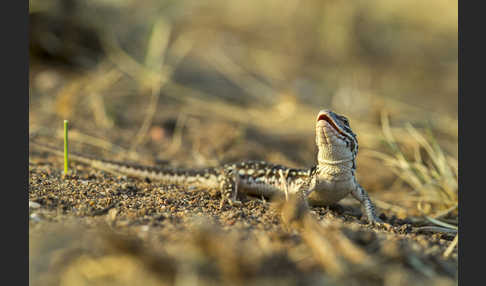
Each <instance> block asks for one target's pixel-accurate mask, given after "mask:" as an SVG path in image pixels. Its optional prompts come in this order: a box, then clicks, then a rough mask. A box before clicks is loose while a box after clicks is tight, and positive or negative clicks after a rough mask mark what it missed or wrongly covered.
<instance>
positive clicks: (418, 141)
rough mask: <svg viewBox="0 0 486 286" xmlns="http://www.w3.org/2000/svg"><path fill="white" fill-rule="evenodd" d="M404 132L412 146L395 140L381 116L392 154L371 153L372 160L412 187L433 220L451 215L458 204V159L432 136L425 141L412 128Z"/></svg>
mask: <svg viewBox="0 0 486 286" xmlns="http://www.w3.org/2000/svg"><path fill="white" fill-rule="evenodd" d="M405 129H406V130H407V132H408V134H409V136H410V137H412V139H413V141H412V142H413V144H412V145H410V146H408V145H406V143H405V140H401V141H402V142H399V141H398V140H397V139H396V138H395V137H394V136H393V134H392V131H391V128H390V122H389V120H388V116H387V114H386V113H382V130H383V134H384V138H385V141H386V143H387V144H388V145H389V146H390V148H391V151H392V154H391V155H389V154H384V153H380V152H372V153H373V156H374V157H376V158H379V159H381V160H382V161H383V162H384V163H385V164H386V165H387V166H390V167H391V171H392V172H394V173H395V174H396V175H397V176H398V177H399V178H400V179H402V180H403V181H404V182H406V183H407V184H408V185H410V186H411V187H412V189H413V193H412V195H413V196H414V197H415V199H416V200H417V201H418V204H417V209H418V210H419V211H421V212H422V213H424V214H427V215H430V216H432V217H437V216H438V214H437V213H439V214H441V215H442V214H443V213H444V210H447V213H450V212H452V211H453V210H455V209H456V207H457V200H458V194H457V191H458V182H457V171H456V169H457V168H456V165H457V159H454V158H451V157H448V156H446V155H445V154H444V152H443V151H442V149H441V148H440V146H439V144H437V143H436V142H435V140H434V138H433V137H432V136H430V138H429V139H427V138H425V136H423V135H422V134H421V133H420V132H419V131H418V130H417V129H415V128H414V127H413V126H412V125H410V124H407V125H406V127H405ZM407 142H410V141H407ZM409 144H410V143H409ZM409 149H412V150H413V153H412V155H407V153H406V152H405V151H404V150H409Z"/></svg>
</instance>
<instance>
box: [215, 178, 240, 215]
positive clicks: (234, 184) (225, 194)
mask: <svg viewBox="0 0 486 286" xmlns="http://www.w3.org/2000/svg"><path fill="white" fill-rule="evenodd" d="M220 185H221V203H220V205H219V208H220V209H221V208H222V207H223V205H224V204H225V203H226V202H228V204H229V205H230V206H234V205H240V204H241V202H240V201H238V200H237V197H238V185H239V175H238V171H237V170H236V169H225V170H223V172H222V174H221V180H220Z"/></svg>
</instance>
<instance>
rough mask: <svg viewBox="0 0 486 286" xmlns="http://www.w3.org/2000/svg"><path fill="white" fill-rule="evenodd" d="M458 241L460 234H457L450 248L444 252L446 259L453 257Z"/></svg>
mask: <svg viewBox="0 0 486 286" xmlns="http://www.w3.org/2000/svg"><path fill="white" fill-rule="evenodd" d="M458 241H459V234H456V237H454V240H452V242H451V244H450V245H449V247H447V249H446V251H444V258H447V257H449V256H450V255H451V253H452V251H453V250H454V248H455V247H456V245H457V243H458Z"/></svg>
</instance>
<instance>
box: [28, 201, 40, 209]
mask: <svg viewBox="0 0 486 286" xmlns="http://www.w3.org/2000/svg"><path fill="white" fill-rule="evenodd" d="M40 207H41V205H40V204H39V203H36V202H32V201H29V209H38V208H40Z"/></svg>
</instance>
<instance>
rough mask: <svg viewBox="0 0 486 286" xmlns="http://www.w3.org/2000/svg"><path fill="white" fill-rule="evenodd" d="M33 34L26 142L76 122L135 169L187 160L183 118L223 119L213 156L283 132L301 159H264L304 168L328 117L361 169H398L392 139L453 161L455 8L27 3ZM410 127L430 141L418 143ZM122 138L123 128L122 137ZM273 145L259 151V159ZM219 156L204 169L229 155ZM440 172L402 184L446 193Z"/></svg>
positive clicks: (149, 0)
mask: <svg viewBox="0 0 486 286" xmlns="http://www.w3.org/2000/svg"><path fill="white" fill-rule="evenodd" d="M30 25H31V29H30V32H31V35H30V54H31V69H30V70H31V72H30V74H31V81H30V83H31V87H30V88H31V89H30V97H31V105H30V110H31V114H30V115H31V116H30V118H31V130H32V131H33V132H35V131H39V130H42V128H41V127H44V129H46V128H45V127H46V126H52V124H53V122H56V120H59V119H61V118H62V119H71V118H76V121H75V122H83V123H82V124H81V123H78V130H81V133H83V132H84V133H85V135H84V139H85V140H84V141H85V142H91V143H93V142H95V141H96V140H97V142H98V143H97V144H98V146H100V144H101V145H104V147H105V148H108V149H111V150H113V148H114V147H116V146H115V145H116V144H115V142H117V144H118V143H119V145H122V146H128V147H127V148H126V150H125V151H126V152H125V154H128V155H126V156H128V158H131V159H140V156H139V154H141V153H143V150H144V148H141V146H145V147H150V146H152V147H153V146H154V145H155V146H158V148H159V149H160V151H154V152H155V154H156V156H158V157H159V158H163V159H171V158H174V157H176V155H177V154H178V153H177V151H178V150H183V148H182V147H181V146H184V144H185V143H181V140H182V139H181V137H182V133H181V132H182V131H181V130H182V129H183V127H184V126H186V127H187V128H190V127H188V126H191V125H194V124H193V123H191V119H193V118H199V119H200V118H206V119H208V120H213V121H214V120H220V121H221V120H223V121H228V122H232V123H234V124H236V125H233V126H236V130H235V129H233V131H231V132H229V133H228V132H226V131H225V132H224V133H225V134H226V136H228V138H229V139H228V138H226V137H225V139H226V140H229V141H228V142H229V143H228V142H226V143H221V144H219V145H218V144H217V143H215V142H212V143H211V144H213V145H214V146H216V147H214V148H215V149H216V148H219V149H221V148H226V149H228V148H229V147H231V148H236V147H238V146H243V145H244V143H242V141H245V140H248V137H251V135H252V134H253V137H255V136H256V137H257V138H258V137H259V135H260V134H271V135H274V136H277V137H275V138H277V139H274V140H273V143H275V141H279V140H289V136H294V138H300V139H301V140H303V139H305V140H307V141H308V142H309V143H300V142H299V144H304V145H302V146H303V147H302V148H303V149H305V150H306V151H304V153H303V154H300V155H295V152H298V151H292V150H294V149H295V148H291V149H289V148H288V147H287V146H284V147H283V148H282V149H281V150H280V151H281V152H280V153H282V154H279V155H276V156H274V157H271V158H263V159H271V160H272V159H273V160H277V161H279V162H284V163H290V164H293V165H305V164H309V163H306V162H312V157H313V153H312V152H313V149H312V148H313V147H312V146H313V139H312V137H313V134H312V132H313V129H312V127H311V126H312V120H313V117H314V116H315V114H316V112H317V111H318V110H320V109H322V108H331V109H333V110H336V111H337V112H339V113H343V114H345V115H347V116H349V117H350V119H351V124H352V127H353V129H355V131H356V133H357V134H358V135H359V139H360V147H361V148H360V150H362V151H361V153H360V154H361V156H360V158H362V161H363V163H361V164H362V165H365V167H362V169H364V168H368V167H374V168H376V165H375V164H373V163H366V162H365V161H366V160H368V159H369V160H371V161H370V162H373V161H372V160H385V161H384V162H388V164H391V165H394V164H395V165H396V164H398V165H399V163H390V160H391V159H390V158H392V157H386V156H393V152H394V151H393V150H395V151H396V150H397V148H396V147H395V148H391V149H390V148H389V146H390V144H387V143H386V142H387V141H390V140H389V139H390V138H391V137H390V136H391V135H390V134H391V133H395V135H396V136H395V137H396V138H397V139H396V140H397V142H395V143H394V144H395V145H396V144H399V145H400V144H402V145H403V148H405V150H404V153H403V154H402V155H400V156H401V157H400V158H401V159H397V160H405V158H409V159H410V160H412V158H414V157H413V156H415V158H416V155H413V154H420V152H421V151H419V149H420V147H417V146H419V145H422V146H423V144H425V143H424V140H434V142H435V141H436V142H438V143H437V144H439V145H440V146H441V148H442V150H443V152H445V153H444V154H446V155H441V156H443V157H444V156H445V157H447V156H448V157H450V158H449V159H448V160H445V159H444V160H443V161H444V162H445V161H448V162H451V160H452V161H454V160H455V163H454V162H453V163H452V164H453V165H452V168H454V164H456V165H457V93H458V90H457V88H458V87H457V76H458V71H457V67H458V59H457V52H458V46H457V37H458V36H457V2H455V1H427V2H422V1H393V2H389V1H378V0H376V1H353V2H349V1H285V2H282V1H271V0H267V1H203V2H201V1H189V0H187V1H153V0H145V1H129V0H123V1H122V0H119V1H115V0H112V1H108V0H104V1H76V0H67V1H56V0H43V1H35V0H31V1H30ZM384 113H386V114H387V116H388V117H389V119H387V120H389V122H388V125H389V127H387V128H388V129H389V134H388V135H386V134H384V133H383V132H382V126H381V125H382V121H383V120H382V118H383V114H384ZM388 117H387V118H388ZM168 119H171V120H172V122H173V123H170V122H168V121H167V120H168ZM83 120H84V121H83ZM169 121H170V120H169ZM74 124H75V125H76V123H74ZM164 124H165V126H167V124H169V125H172V126H173V127H172V128H173V134H172V138H171V140H165V138H166V137H164V136H165V133H164V128H155V129H154V126H155V127H157V126H161V125H164ZM407 125H410V126H414V128H418V129H419V131H417V132H422V131H424V130H425V131H427V132H428V133H429V134H430V135H431V136H429V137H430V138H429V139H423V140H422V139H420V140H421V141H420V140H419V141H417V136H416V134H415V133H414V134H415V135H414V134H410V132H407V130H406V128H405V126H407ZM242 126H243V127H242ZM162 127H163V126H162ZM56 128H57V127H56ZM205 128H208V127H205ZM242 128H243V129H242ZM47 129H48V130H49V128H47ZM408 129H410V127H408ZM88 130H89V131H88ZM120 130H131V132H130V133H129V135H126V137H121V138H120V135H115V133H117V132H118V131H120ZM251 130H256V131H251ZM420 130H422V131H420ZM213 132H216V134H218V133H221V131H220V130H218V129H215V130H213ZM255 132H256V133H255ZM189 133H190V132H189ZM207 133H210V132H209V131H208V132H207ZM75 135H76V134H74V135H73V136H75ZM81 135H82V134H81ZM90 135H92V136H91V137H90ZM207 136H208V138H209V139H208V140H210V141H211V139H210V138H211V136H212V137H214V136H215V134H208V135H207ZM216 136H218V135H216ZM242 136H243V137H242ZM278 136H280V137H278ZM282 136H283V137H282ZM285 136H287V137H285ZM96 137H97V138H96ZM75 138H76V137H75ZM79 138H80V137H79V136H78V139H79ZM99 138H101V139H99ZM160 138H162V139H160ZM185 138H187V139H186V140H191V139H190V136H189V138H188V137H187V136H186V137H185ZM242 138H243V139H244V140H242ZM278 138H280V139H278ZM103 139H104V140H105V141H103ZM79 140H81V139H79ZM100 140H101V141H100ZM157 140H159V141H163V142H157ZM107 141H108V142H112V143H107ZM151 141H152V142H151ZM100 142H102V143H100ZM164 142H165V143H166V145H164V144H165V143H164ZM201 142H206V143H204V144H208V143H207V141H201ZM289 142H290V143H291V142H293V143H291V144H295V143H296V141H295V140H294V141H289ZM95 143H96V142H95ZM151 143H152V144H151ZM156 143H160V144H156ZM268 143H270V142H260V144H264V145H265V146H263V148H267V150H268V148H270V149H271V147H269V146H268ZM290 143H289V144H290ZM107 144H108V146H106V145H107ZM113 144H115V145H113ZM198 144H203V143H200V142H199V143H198ZM228 144H229V145H228ZM228 146H229V147H228ZM304 146H305V147H304ZM414 146H415V147H414ZM231 148H229V149H231ZM248 148H250V147H248ZM149 149H150V148H149ZM121 150H123V149H121ZM152 150H153V149H152ZM164 150H165V151H164ZM420 150H425V151H426V152H425V153H424V152H422V153H424V156H425V157H424V158H421V159H420V160H423V161H424V162H426V161H427V160H428V161H431V160H432V161H431V162H435V163H436V161H434V154H431V153H430V148H428V147H426V148H425V149H423V148H422V149H420ZM115 151H116V150H115ZM247 151H248V150H247ZM368 151H370V152H368ZM409 151H410V152H409ZM218 152H219V151H215V150H213V152H212V153H208V154H203V156H202V157H204V158H203V159H200V160H199V164H216V163H217V162H219V161H221V160H225V159H229V158H232V157H231V156H230V155H229V153H228V152H226V153H225V152H223V153H221V152H220V153H218ZM242 152H243V151H242ZM373 152H375V153H373ZM376 152H378V153H380V152H381V153H383V154H382V155H377V154H376ZM441 152H442V151H441ZM285 153H287V154H285ZM289 153H290V154H289ZM292 153H294V154H292ZM179 154H180V152H179ZM266 154H268V152H267V153H266ZM386 154H388V155H386ZM407 154H408V155H407ZM441 154H442V153H441ZM193 155H194V154H193ZM238 156H239V155H234V156H233V157H235V158H239V157H238ZM255 156H256V157H259V156H264V155H261V154H260V155H259V154H256V155H255ZM384 156H385V157H386V159H385V158H384ZM407 156H408V157H407ZM142 157H143V156H142ZM211 157H215V158H216V160H214V159H211ZM445 157H444V158H445ZM372 158H374V159H372ZM451 158H452V159H451ZM181 160H183V158H181ZM407 160H408V159H407ZM435 163H433V164H435ZM424 164H426V165H424V166H423V168H426V169H427V168H429V167H427V166H431V165H430V164H429V165H427V163H424ZM398 165H397V166H398ZM435 166H436V167H437V165H435ZM407 168H408V167H407ZM407 168H405V169H407ZM385 169H386V168H385ZM386 171H389V170H386ZM386 171H385V170H377V173H379V172H386ZM394 172H395V174H398V175H399V177H402V179H403V178H405V177H406V178H410V174H411V173H410V170H408V169H407V170H404V169H403V168H402V169H400V168H398V169H396V170H395V171H394ZM439 174H441V173H440V172H439ZM448 174H455V175H454V176H455V177H454V176H453V177H454V178H453V179H452V181H451V179H450V178H449V177H451V176H452V175H448V178H447V179H446V180H447V182H449V183H447V186H448V187H446V189H447V190H448V191H447V192H448V193H451V192H452V193H453V195H452V197H451V196H450V195H448V196H447V197H448V200H449V199H450V200H452V203H451V202H448V203H444V204H440V205H443V206H444V207H445V208H446V209H448V208H450V207H453V206H454V202H457V172H456V173H454V172H452V171H448ZM422 175H424V173H423V172H422ZM438 176H439V177H440V175H438ZM438 176H437V175H427V176H426V177H424V178H422V181H423V180H426V181H423V182H422V183H421V184H419V185H420V187H419V185H418V183H417V182H415V183H412V182H410V181H407V179H404V180H403V181H404V182H405V183H406V184H408V186H409V187H411V188H412V189H413V190H414V191H415V192H418V193H421V194H423V192H422V191H421V190H423V189H424V188H425V189H427V190H429V189H434V188H435V187H430V186H432V185H437V184H439V185H440V184H442V183H440V181H441V179H438ZM364 180H367V179H366V178H364ZM369 180H370V181H373V179H369ZM377 180H380V178H378V179H376V180H374V181H377ZM427 180H428V181H427ZM437 180H438V181H437ZM450 182H453V185H452V187H451V186H450ZM370 184H371V183H370ZM383 185H385V188H387V187H388V188H391V185H390V184H381V185H380V186H381V187H382V188H383ZM386 186H387V187H386ZM378 187H379V186H377V188H378ZM393 187H394V188H396V187H397V185H396V184H394V185H393ZM451 188H452V189H451ZM434 192H435V191H434ZM422 209H423V208H422ZM426 209H428V210H429V211H431V206H429V207H426Z"/></svg>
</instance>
